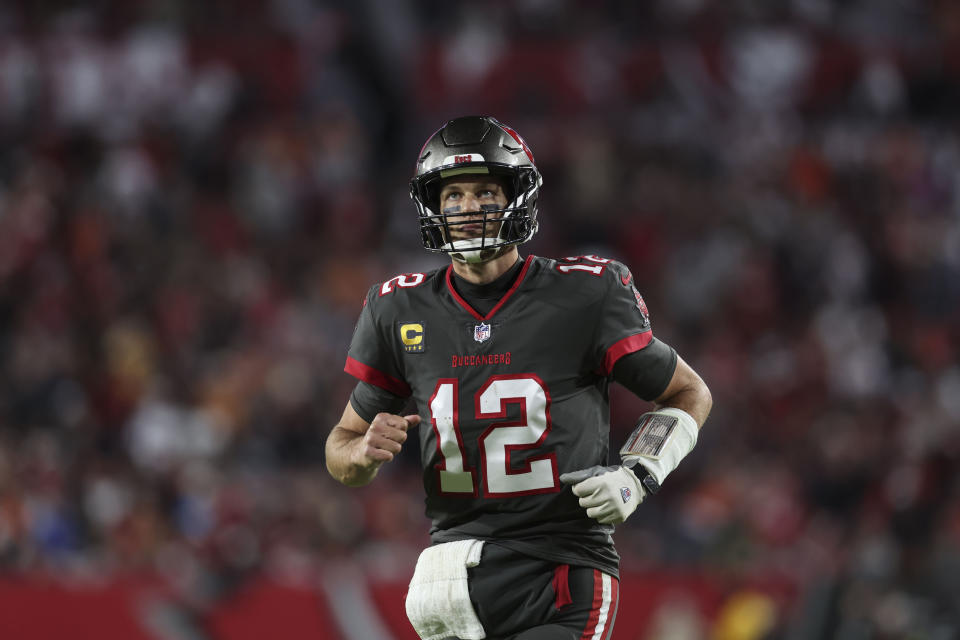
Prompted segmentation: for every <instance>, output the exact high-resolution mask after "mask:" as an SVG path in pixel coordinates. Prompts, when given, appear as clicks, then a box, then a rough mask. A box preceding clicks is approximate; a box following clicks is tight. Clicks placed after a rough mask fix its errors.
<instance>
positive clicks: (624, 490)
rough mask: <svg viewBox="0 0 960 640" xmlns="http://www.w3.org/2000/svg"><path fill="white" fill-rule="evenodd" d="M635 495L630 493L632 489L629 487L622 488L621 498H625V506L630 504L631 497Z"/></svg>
mask: <svg viewBox="0 0 960 640" xmlns="http://www.w3.org/2000/svg"><path fill="white" fill-rule="evenodd" d="M631 495H633V494H632V493H630V489H628V488H627V487H620V497H621V498H623V502H624V504H626V503H627V502H630V496H631Z"/></svg>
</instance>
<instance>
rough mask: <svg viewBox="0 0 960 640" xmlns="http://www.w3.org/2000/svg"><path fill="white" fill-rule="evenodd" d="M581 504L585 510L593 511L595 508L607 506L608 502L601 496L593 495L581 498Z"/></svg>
mask: <svg viewBox="0 0 960 640" xmlns="http://www.w3.org/2000/svg"><path fill="white" fill-rule="evenodd" d="M579 503H580V506H581V507H583V508H584V509H591V508H594V507H600V506H602V505H605V504H607V500H605V499H603V498H602V497H601V496H598V495H596V494H592V495H589V496H586V497H583V498H580V500H579Z"/></svg>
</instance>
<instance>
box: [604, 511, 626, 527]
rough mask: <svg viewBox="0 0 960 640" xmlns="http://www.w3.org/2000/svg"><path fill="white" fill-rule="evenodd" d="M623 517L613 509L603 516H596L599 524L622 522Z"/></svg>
mask: <svg viewBox="0 0 960 640" xmlns="http://www.w3.org/2000/svg"><path fill="white" fill-rule="evenodd" d="M624 520H625V518H624V517H623V515H622V514H621V513H620V512H619V511H614V512H613V513H609V514H607V515H605V516H603V517H600V518H597V522H599V523H600V524H623V522H624Z"/></svg>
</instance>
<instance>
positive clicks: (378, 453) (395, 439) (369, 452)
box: [355, 413, 420, 469]
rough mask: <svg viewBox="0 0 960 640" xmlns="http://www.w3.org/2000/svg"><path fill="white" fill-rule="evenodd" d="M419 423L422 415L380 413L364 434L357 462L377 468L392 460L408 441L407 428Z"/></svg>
mask: <svg viewBox="0 0 960 640" xmlns="http://www.w3.org/2000/svg"><path fill="white" fill-rule="evenodd" d="M418 424H420V416H418V415H416V414H411V415H408V416H397V415H393V414H392V413H378V414H377V415H376V417H374V419H373V422H371V423H370V428H369V429H367V432H366V433H365V434H363V439H362V441H361V442H360V445H359V447H358V448H357V449H358V453H359V455H360V459H359V460H357V461H356V462H355V464H357V465H358V466H360V467H362V468H365V469H375V468H377V467H379V466H380V465H382V464H383V463H384V462H390V461H391V460H393V458H394V456H396V455H397V454H398V453H400V449H401V448H402V447H403V443H404V442H406V441H407V430H408V429H410V428H411V427H415V426H417V425H418Z"/></svg>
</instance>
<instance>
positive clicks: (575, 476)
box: [560, 469, 590, 484]
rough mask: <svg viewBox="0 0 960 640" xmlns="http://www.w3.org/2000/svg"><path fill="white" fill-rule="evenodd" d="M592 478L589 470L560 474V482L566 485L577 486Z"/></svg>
mask: <svg viewBox="0 0 960 640" xmlns="http://www.w3.org/2000/svg"><path fill="white" fill-rule="evenodd" d="M589 477H590V470H589V469H580V470H579V471H568V472H567V473H562V474H560V482H562V483H564V484H577V483H578V482H583V481H584V480H586V479H587V478H589Z"/></svg>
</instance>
